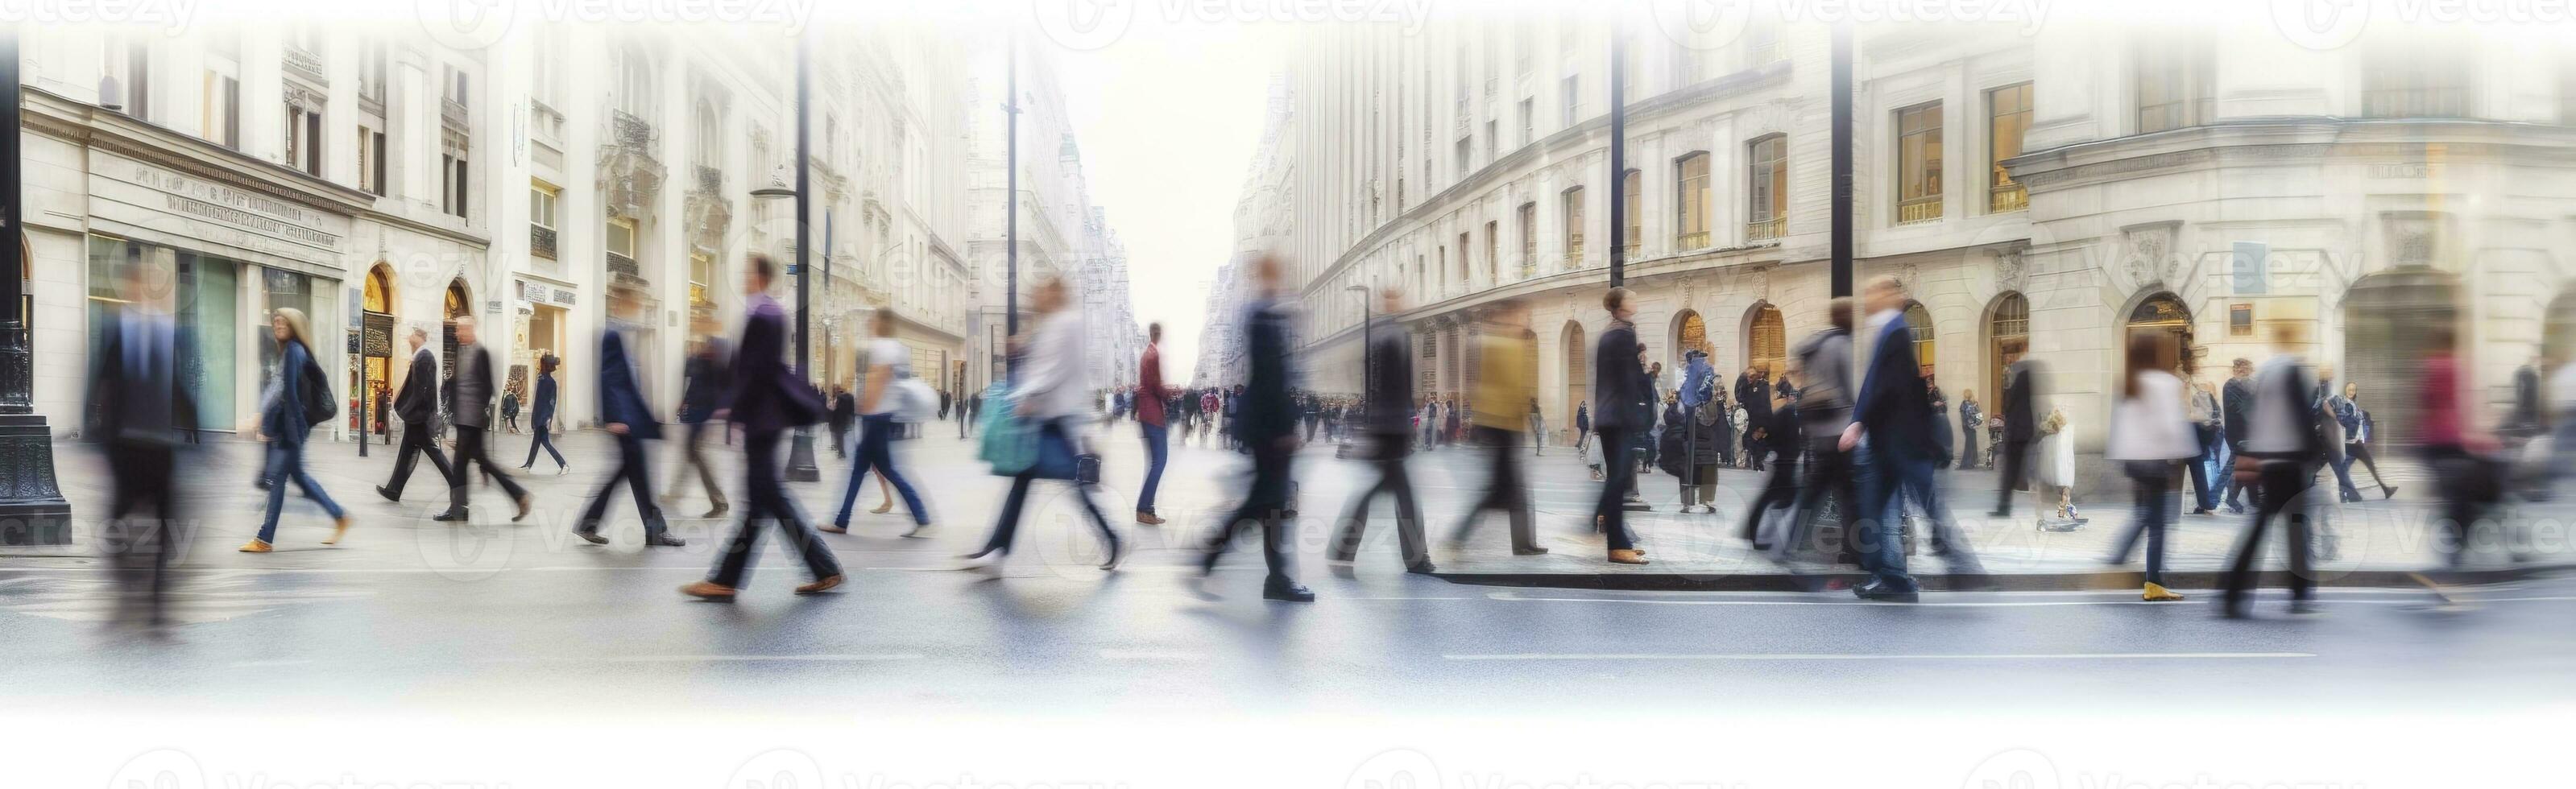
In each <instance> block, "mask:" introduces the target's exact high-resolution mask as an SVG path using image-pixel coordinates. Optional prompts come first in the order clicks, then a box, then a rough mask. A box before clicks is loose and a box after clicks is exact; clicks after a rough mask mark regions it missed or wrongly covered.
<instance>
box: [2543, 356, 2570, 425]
mask: <svg viewBox="0 0 2576 789" xmlns="http://www.w3.org/2000/svg"><path fill="white" fill-rule="evenodd" d="M2549 404H2550V406H2551V410H2554V411H2556V412H2558V413H2559V415H2561V416H2567V415H2571V414H2576V362H2569V363H2566V364H2562V365H2559V366H2558V370H2557V371H2556V372H2552V373H2550V374H2549Z"/></svg>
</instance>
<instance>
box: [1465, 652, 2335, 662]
mask: <svg viewBox="0 0 2576 789" xmlns="http://www.w3.org/2000/svg"><path fill="white" fill-rule="evenodd" d="M1440 657H1442V658H1444V659H1448V660H1476V661H1549V660H1604V661H1607V660H1725V661H1800V660H2247V659H2257V660H2260V659H2275V658H2311V657H2316V654H2315V653H2311V652H2066V653H2031V654H2009V653H1996V654H1970V655H1961V654H1917V655H1889V654H1866V653H1832V652H1773V653H1760V652H1754V653H1724V652H1717V653H1706V654H1696V655H1694V654H1673V653H1601V654H1549V653H1540V652H1523V653H1506V654H1494V655H1441V656H1440Z"/></svg>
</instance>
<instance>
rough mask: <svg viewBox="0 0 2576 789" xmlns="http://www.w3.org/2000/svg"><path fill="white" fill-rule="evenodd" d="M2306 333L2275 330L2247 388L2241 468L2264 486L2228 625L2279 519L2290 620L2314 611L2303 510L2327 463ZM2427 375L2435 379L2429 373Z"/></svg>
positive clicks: (2230, 577)
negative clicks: (2267, 532) (2284, 531)
mask: <svg viewBox="0 0 2576 789" xmlns="http://www.w3.org/2000/svg"><path fill="white" fill-rule="evenodd" d="M2304 329H2305V326H2304V324H2301V323H2298V322H2295V321H2280V322H2276V323H2274V324H2272V326H2271V342H2272V350H2273V355H2272V358H2271V359H2269V360H2266V361H2265V362H2264V363H2263V367H2262V370H2261V372H2260V373H2259V374H2258V375H2256V376H2255V377H2254V378H2253V379H2252V380H2251V381H2250V382H2249V383H2248V384H2247V385H2246V391H2247V394H2248V395H2249V396H2251V397H2252V398H2253V404H2252V406H2251V407H2250V408H2248V409H2247V410H2246V413H2245V414H2244V419H2245V423H2246V433H2247V434H2246V436H2245V438H2244V451H2243V452H2241V453H2239V456H2240V458H2242V459H2240V460H2239V461H2238V463H2239V465H2248V464H2250V465H2253V466H2254V467H2255V468H2256V470H2257V473H2259V474H2260V475H2261V476H2262V480H2263V481H2262V490H2261V492H2259V493H2257V494H2256V495H2255V508H2254V518H2253V520H2251V521H2249V522H2247V523H2246V525H2245V535H2244V536H2243V537H2242V538H2241V539H2239V540H2238V541H2237V543H2236V551H2235V555H2234V557H2233V558H2232V559H2230V560H2229V562H2228V569H2227V576H2226V580H2225V584H2224V592H2223V595H2224V596H2223V597H2222V598H2221V603H2220V612H2221V613H2222V614H2224V615H2226V616H2228V617H2231V618H2236V617H2243V616H2245V615H2246V613H2247V611H2246V607H2247V605H2248V601H2247V597H2248V596H2249V595H2250V594H2251V592H2252V590H2253V586H2254V581H2255V577H2256V573H2258V572H2260V569H2259V568H2257V567H2256V566H2255V564H2256V563H2257V562H2258V561H2259V560H2260V558H2261V556H2262V553H2263V531H2264V529H2265V528H2266V526H2267V525H2268V524H2269V523H2270V521H2271V520H2272V518H2273V517H2274V516H2282V517H2285V518H2286V519H2287V528H2288V530H2289V540H2288V543H2289V553H2290V596H2291V602H2290V609H2291V611H2292V612H2293V613H2307V612H2309V611H2312V610H2314V609H2313V608H2311V606H2310V603H2309V597H2310V595H2311V593H2312V592H2311V590H2312V589H2313V588H2314V587H2315V586H2316V579H2315V574H2314V572H2313V571H2312V570H2311V569H2310V567H2309V552H2310V550H2312V548H2311V545H2312V543H2311V542H2310V534H2309V532H2308V511H2307V508H2306V507H2304V506H2301V503H2302V501H2303V499H2302V496H2303V495H2304V494H2305V493H2307V492H2308V488H2309V487H2310V486H2311V485H2313V484H2314V483H2315V481H2316V473H2317V466H2318V465H2319V464H2321V463H2323V462H2324V461H2325V457H2326V446H2325V439H2324V434H2323V433H2322V432H2321V431H2320V429H2319V426H2318V424H2317V412H2316V410H2315V409H2313V408H2310V407H2309V396H2310V392H2311V391H2313V389H2314V385H2313V384H2312V383H2311V379H2312V374H2311V373H2310V371H2309V370H2308V367H2307V364H2306V362H2305V361H2303V360H2301V359H2300V358H2299V356H2298V349H2299V348H2301V347H2303V346H2304V345H2306V342H2307V337H2306V335H2305V331H2304ZM2436 331H2443V330H2442V329H2439V328H2437V329H2436ZM2443 339H2447V336H2445V337H2444V338H2443ZM2426 363H2427V365H2431V364H2433V363H2434V360H2427V362H2426ZM2427 372H2428V380H2430V375H2431V371H2430V370H2429V367H2428V371H2427Z"/></svg>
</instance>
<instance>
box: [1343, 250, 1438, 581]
mask: <svg viewBox="0 0 2576 789" xmlns="http://www.w3.org/2000/svg"><path fill="white" fill-rule="evenodd" d="M1379 297H1380V298H1381V299H1382V301H1381V303H1380V305H1379V307H1380V309H1381V310H1382V312H1383V313H1384V314H1387V315H1394V314H1397V313H1401V312H1403V311H1404V293H1403V291H1400V290H1397V289H1395V288H1393V287H1389V288H1386V289H1385V290H1383V291H1380V292H1379ZM1387 323H1388V324H1390V325H1387V326H1381V327H1378V328H1377V329H1376V335H1377V336H1375V337H1372V338H1370V339H1369V346H1368V347H1369V351H1368V366H1369V367H1368V375H1367V378H1368V382H1367V386H1368V404H1367V406H1366V408H1365V409H1364V410H1363V411H1362V415H1361V418H1362V419H1363V420H1364V421H1365V423H1366V424H1365V427H1364V428H1363V429H1364V430H1366V431H1367V432H1368V436H1369V443H1368V450H1367V452H1368V461H1369V464H1370V465H1371V466H1374V467H1375V468H1376V470H1377V483H1376V484H1373V485H1369V486H1367V487H1363V488H1360V489H1359V493H1358V494H1357V495H1354V496H1352V497H1351V505H1350V508H1349V514H1346V515H1343V516H1342V529H1341V533H1340V534H1339V535H1337V536H1335V537H1334V539H1333V542H1332V548H1331V553H1330V554H1328V556H1329V558H1331V559H1332V560H1333V561H1336V562H1348V561H1351V560H1352V559H1353V558H1354V557H1356V556H1357V555H1358V554H1359V549H1360V535H1361V532H1362V531H1364V530H1366V529H1367V528H1368V514H1369V513H1368V508H1369V500H1371V499H1374V498H1377V494H1380V493H1391V494H1394V495H1395V533H1396V544H1397V545H1398V546H1399V548H1400V549H1401V550H1402V551H1403V552H1404V566H1405V569H1407V570H1413V569H1414V568H1420V569H1419V570H1418V572H1424V573H1428V572H1431V571H1432V570H1433V567H1432V564H1431V553H1430V546H1429V545H1428V544H1427V543H1425V542H1424V540H1423V536H1422V508H1421V507H1420V506H1419V505H1417V504H1415V503H1414V499H1413V480H1412V479H1411V478H1410V477H1408V476H1407V475H1406V474H1405V472H1404V459H1405V456H1407V455H1410V454H1412V443H1413V338H1412V337H1411V336H1410V335H1408V334H1407V333H1406V332H1405V330H1404V326H1403V324H1399V323H1395V322H1394V321H1388V322H1387Z"/></svg>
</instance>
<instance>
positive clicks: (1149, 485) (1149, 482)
mask: <svg viewBox="0 0 2576 789" xmlns="http://www.w3.org/2000/svg"><path fill="white" fill-rule="evenodd" d="M1137 427H1141V428H1144V433H1145V457H1146V461H1145V492H1143V493H1139V494H1136V511H1137V512H1143V513H1151V512H1153V511H1154V491H1155V490H1156V489H1158V488H1161V487H1162V486H1163V461H1165V460H1167V459H1169V458H1170V457H1171V453H1172V435H1171V428H1169V427H1166V426H1163V425H1148V424H1143V423H1138V424H1137Z"/></svg>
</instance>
